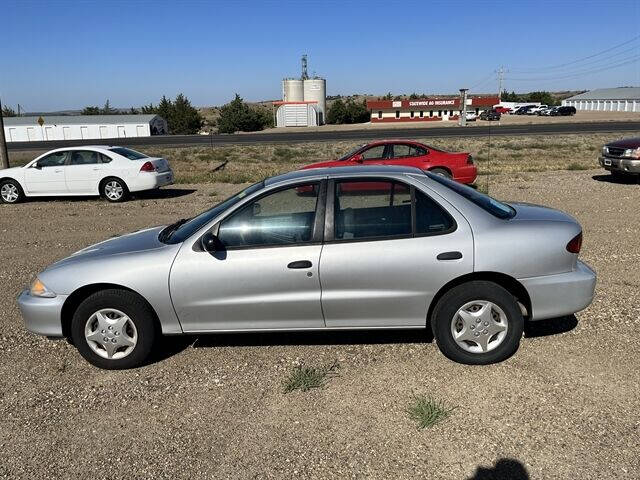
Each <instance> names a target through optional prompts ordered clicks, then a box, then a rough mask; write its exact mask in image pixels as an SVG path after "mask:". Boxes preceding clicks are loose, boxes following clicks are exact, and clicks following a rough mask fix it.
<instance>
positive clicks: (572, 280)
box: [520, 260, 597, 320]
mask: <svg viewBox="0 0 640 480" xmlns="http://www.w3.org/2000/svg"><path fill="white" fill-rule="evenodd" d="M596 278H597V277H596V272H594V271H593V270H592V269H591V268H590V267H589V266H588V265H587V264H586V263H582V262H581V261H579V260H578V263H577V265H576V268H575V270H573V271H572V272H567V273H560V274H557V275H545V276H543V277H531V278H522V279H520V283H522V285H523V286H524V288H526V289H527V292H528V293H529V298H530V299H531V310H532V311H531V312H529V313H530V320H544V319H546V318H555V317H562V316H564V315H571V314H572V313H576V312H579V311H580V310H583V309H585V308H587V307H588V306H589V304H590V303H591V301H592V300H593V294H594V292H595V288H596Z"/></svg>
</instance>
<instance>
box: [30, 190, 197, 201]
mask: <svg viewBox="0 0 640 480" xmlns="http://www.w3.org/2000/svg"><path fill="white" fill-rule="evenodd" d="M196 191H197V190H195V189H193V188H160V189H156V190H146V191H143V192H134V193H132V194H131V198H130V199H129V200H128V201H129V202H135V201H136V200H161V199H164V198H178V197H184V196H185V195H191V194H192V193H194V192H196ZM91 200H93V201H103V202H104V203H108V202H107V201H106V200H104V199H102V198H99V197H98V196H97V195H93V196H69V197H67V196H52V197H27V198H26V201H27V202H29V203H32V202H87V201H91Z"/></svg>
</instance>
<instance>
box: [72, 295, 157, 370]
mask: <svg viewBox="0 0 640 480" xmlns="http://www.w3.org/2000/svg"><path fill="white" fill-rule="evenodd" d="M158 334H159V328H158V325H157V317H156V315H155V313H154V311H153V309H152V308H151V306H150V305H149V303H147V301H146V300H145V299H144V298H142V297H141V296H140V295H138V294H137V293H135V292H132V291H130V290H121V289H107V290H101V291H98V292H95V293H93V294H91V295H89V296H88V297H87V298H85V299H84V300H83V301H82V302H81V303H80V304H79V305H78V308H77V309H76V311H75V312H74V314H73V318H72V320H71V337H72V339H73V344H74V345H75V346H76V348H77V349H78V351H79V352H80V354H81V355H82V356H83V357H84V358H85V359H86V360H88V361H89V362H91V363H92V364H93V365H95V366H97V367H100V368H107V369H121V368H132V367H138V366H140V365H143V364H144V363H146V362H147V361H148V359H149V356H150V354H151V351H152V348H153V345H154V343H155V340H156V337H157V336H158Z"/></svg>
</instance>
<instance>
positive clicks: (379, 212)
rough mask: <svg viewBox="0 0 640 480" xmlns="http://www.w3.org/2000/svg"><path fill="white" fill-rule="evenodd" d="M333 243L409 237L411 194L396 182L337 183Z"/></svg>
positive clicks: (403, 185) (404, 186) (405, 187)
mask: <svg viewBox="0 0 640 480" xmlns="http://www.w3.org/2000/svg"><path fill="white" fill-rule="evenodd" d="M334 225H335V226H334V229H335V230H334V237H335V239H336V240H348V239H367V238H371V239H373V238H385V237H388V238H393V237H398V236H402V235H411V233H412V232H411V230H412V228H411V191H410V188H409V187H408V186H407V185H405V184H403V183H399V182H392V181H384V180H358V181H343V182H337V183H336V186H335V198H334Z"/></svg>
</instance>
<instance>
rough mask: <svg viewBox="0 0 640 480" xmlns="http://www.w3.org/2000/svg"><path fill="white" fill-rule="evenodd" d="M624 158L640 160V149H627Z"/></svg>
mask: <svg viewBox="0 0 640 480" xmlns="http://www.w3.org/2000/svg"><path fill="white" fill-rule="evenodd" d="M622 156H623V157H627V158H640V148H627V149H626V150H625V151H624V153H623V154H622Z"/></svg>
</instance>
